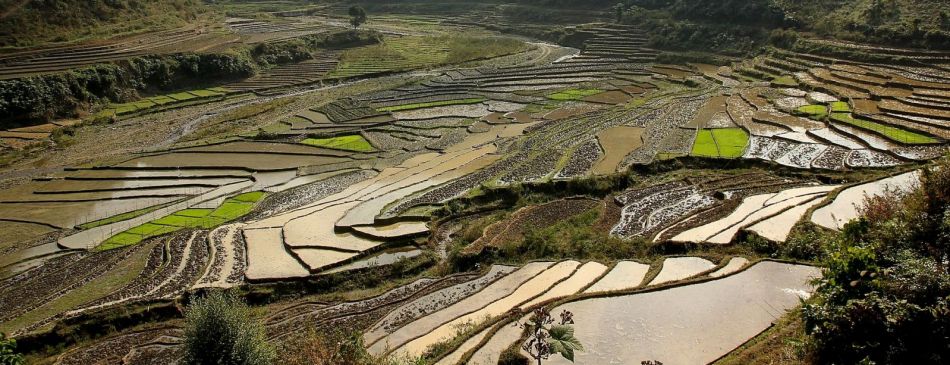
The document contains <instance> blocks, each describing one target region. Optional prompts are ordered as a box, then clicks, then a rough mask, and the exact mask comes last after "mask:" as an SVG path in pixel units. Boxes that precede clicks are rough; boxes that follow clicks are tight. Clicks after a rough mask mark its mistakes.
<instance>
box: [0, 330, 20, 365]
mask: <svg viewBox="0 0 950 365" xmlns="http://www.w3.org/2000/svg"><path fill="white" fill-rule="evenodd" d="M25 363H26V362H25V361H24V360H23V355H20V354H18V353H17V352H16V340H14V339H12V338H10V339H8V338H7V335H6V334H5V333H3V332H0V365H23V364H25Z"/></svg>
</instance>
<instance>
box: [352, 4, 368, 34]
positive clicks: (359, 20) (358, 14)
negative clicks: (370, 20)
mask: <svg viewBox="0 0 950 365" xmlns="http://www.w3.org/2000/svg"><path fill="white" fill-rule="evenodd" d="M363 23H366V10H365V9H363V7H362V6H359V5H353V6H351V7H350V24H352V25H353V28H359V27H360V25H361V24H363Z"/></svg>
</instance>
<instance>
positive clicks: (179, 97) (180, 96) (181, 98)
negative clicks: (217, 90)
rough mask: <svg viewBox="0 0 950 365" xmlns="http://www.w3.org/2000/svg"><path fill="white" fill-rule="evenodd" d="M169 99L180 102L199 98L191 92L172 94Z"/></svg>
mask: <svg viewBox="0 0 950 365" xmlns="http://www.w3.org/2000/svg"><path fill="white" fill-rule="evenodd" d="M168 97H170V98H172V99H175V100H178V101H184V100H191V99H194V98H197V96H195V95H194V94H192V93H189V92H183V93H175V94H170V95H168Z"/></svg>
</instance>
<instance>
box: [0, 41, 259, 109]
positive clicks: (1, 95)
mask: <svg viewBox="0 0 950 365" xmlns="http://www.w3.org/2000/svg"><path fill="white" fill-rule="evenodd" d="M253 74H254V64H253V61H252V60H251V59H250V58H249V57H247V55H246V54H241V53H225V54H178V55H171V56H143V57H135V58H131V59H128V60H125V61H122V62H119V63H104V64H98V65H95V66H91V67H85V68H79V69H75V70H71V71H68V72H63V73H57V74H49V75H42V76H32V77H26V78H21V79H13V80H4V81H0V119H2V120H3V123H2V124H0V128H9V127H14V126H18V125H27V124H31V123H32V122H34V121H42V120H46V119H50V118H53V117H61V116H69V117H74V116H76V115H77V114H78V112H79V111H82V110H88V109H89V108H90V107H91V106H92V105H94V104H96V103H100V102H110V101H111V102H124V101H129V100H133V99H135V98H136V97H137V96H138V92H139V91H149V90H166V89H173V88H180V87H181V86H182V85H187V84H193V83H196V82H198V81H200V82H205V83H208V82H213V81H215V80H225V79H235V78H241V77H247V76H250V75H253Z"/></svg>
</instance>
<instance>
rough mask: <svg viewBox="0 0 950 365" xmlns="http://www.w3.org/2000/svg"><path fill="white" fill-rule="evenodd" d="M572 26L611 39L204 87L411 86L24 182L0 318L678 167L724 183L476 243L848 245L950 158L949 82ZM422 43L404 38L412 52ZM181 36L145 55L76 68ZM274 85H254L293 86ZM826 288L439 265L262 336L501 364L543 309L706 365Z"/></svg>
mask: <svg viewBox="0 0 950 365" xmlns="http://www.w3.org/2000/svg"><path fill="white" fill-rule="evenodd" d="M299 22H300V23H301V24H298V22H291V23H281V24H269V23H265V22H261V21H254V20H247V19H229V20H228V21H227V26H228V27H229V29H231V30H232V31H233V32H234V33H235V34H240V35H241V36H242V37H245V36H249V35H260V34H270V35H272V36H273V37H293V36H299V34H298V33H307V32H311V33H312V32H318V31H320V30H319V29H317V28H319V27H317V26H316V25H313V24H310V25H308V24H309V23H307V21H306V20H300V21H299ZM314 22H316V21H314ZM331 23H332V22H331ZM320 24H323V25H324V26H333V25H332V24H330V25H327V23H326V22H324V23H320ZM576 30H577V31H578V32H581V33H584V34H586V35H587V40H586V42H585V43H584V47H583V48H582V49H580V50H573V49H567V48H564V47H559V46H553V45H549V44H532V45H530V46H526V47H525V50H523V51H522V52H518V53H515V54H509V55H500V56H499V57H497V58H495V59H491V60H488V61H483V62H481V63H476V64H475V66H471V67H453V66H442V67H439V68H436V69H434V70H429V71H427V72H409V73H400V72H405V71H408V70H413V69H417V68H420V67H434V66H436V65H439V64H442V63H443V62H444V58H440V59H439V60H421V61H420V60H418V59H417V60H409V59H406V60H404V61H405V62H402V63H398V64H372V62H371V61H372V60H369V61H367V59H359V60H357V59H355V58H347V57H355V56H347V55H346V54H342V55H339V54H332V55H329V56H327V57H326V58H324V59H316V60H310V61H305V62H303V63H298V64H294V65H285V66H280V67H277V68H274V69H271V70H269V71H267V72H266V73H263V74H261V75H258V76H255V77H254V78H251V79H249V80H244V81H241V82H238V83H234V84H230V85H226V86H225V88H222V89H206V90H204V89H203V90H198V91H193V92H190V93H189V95H193V96H195V97H202V95H204V97H218V96H219V95H212V94H228V93H233V92H247V91H257V92H261V90H264V89H279V88H280V87H284V86H287V85H313V84H314V83H317V82H320V81H321V80H326V79H341V80H347V79H351V78H354V77H361V78H367V79H369V80H370V81H372V80H373V77H374V76H380V75H383V74H387V75H390V76H386V77H395V78H401V77H402V78H405V80H406V82H403V83H401V85H402V86H398V87H394V88H387V89H383V90H375V91H368V92H361V93H356V94H354V95H348V96H346V97H341V98H336V99H331V100H324V101H320V102H316V103H314V104H313V105H307V106H305V107H300V108H295V109H293V110H291V111H289V112H287V113H283V114H281V115H280V116H279V118H278V119H274V120H268V121H267V123H266V124H262V125H260V128H258V131H257V132H253V133H244V134H236V135H233V136H229V137H228V138H217V139H214V140H212V141H205V142H200V143H187V144H185V143H181V144H173V145H171V146H166V147H161V148H151V149H147V150H144V151H139V152H137V153H135V154H133V155H130V156H128V157H127V158H125V159H123V160H121V161H113V162H110V163H108V164H101V165H92V166H86V165H84V166H75V167H71V168H68V169H65V170H64V171H58V172H53V173H49V174H46V175H45V176H42V177H36V178H33V179H32V180H30V181H28V182H26V183H24V184H19V185H17V186H14V187H10V188H8V189H4V190H2V191H0V289H2V293H3V294H2V295H0V330H2V331H5V332H12V333H14V334H17V335H23V334H26V333H28V332H31V331H36V330H43V329H48V328H49V327H50V326H51V325H53V324H55V323H57V321H60V320H63V319H68V318H75V317H77V316H81V315H89V314H94V313H101V312H104V311H109V310H116V309H117V308H122V307H123V306H134V305H136V304H141V303H150V302H156V301H158V302H161V301H169V300H174V299H177V298H180V297H181V296H182V295H183V294H185V293H187V292H190V291H193V290H197V289H203V288H230V287H234V286H249V287H256V286H266V285H273V284H271V283H274V282H284V281H292V282H307V281H308V280H320V278H327V277H331V278H333V277H336V278H338V277H340V276H341V275H338V274H340V273H343V274H342V275H344V276H345V275H348V274H349V273H360V272H366V270H372V269H374V268H379V267H385V266H389V265H392V264H397V263H405V262H408V261H411V260H412V259H413V258H417V257H425V256H427V255H426V254H427V253H430V252H431V251H435V252H436V255H429V256H436V257H437V258H439V259H442V258H444V257H441V256H444V255H445V250H446V245H447V244H446V241H452V240H453V239H457V236H458V235H457V234H456V233H458V232H457V231H452V230H451V228H452V222H453V221H454V220H453V219H456V218H458V219H461V220H462V221H464V220H466V219H470V218H471V217H468V216H467V215H468V213H465V214H459V215H460V216H459V217H455V216H452V214H455V213H457V212H451V211H450V209H448V208H446V207H447V206H451V205H452V204H453V202H455V201H457V200H459V199H462V200H464V199H465V198H472V197H478V196H479V195H480V194H485V192H486V191H490V190H492V189H505V188H509V187H513V186H517V185H518V184H525V186H546V185H545V184H547V186H557V185H556V184H559V183H564V184H566V182H567V181H576V180H581V179H585V180H588V181H607V180H609V179H611V178H615V177H617V176H619V175H621V174H626V173H628V171H631V169H632V170H633V171H640V170H643V171H647V170H648V169H649V166H675V165H673V164H676V163H684V164H693V165H690V166H700V167H698V168H696V169H695V171H687V172H682V171H680V172H676V173H670V174H663V173H655V172H653V173H650V176H649V177H644V178H642V179H641V178H633V179H631V183H629V184H626V185H624V186H623V187H622V188H619V189H618V190H616V191H613V192H612V193H610V194H609V195H608V196H606V197H603V196H598V197H591V196H572V197H564V198H560V199H551V200H549V201H545V202H530V201H529V202H527V203H525V204H521V205H519V206H518V208H517V209H512V211H510V212H507V213H505V214H504V215H503V217H502V218H500V219H498V220H497V221H495V222H493V223H492V224H489V225H486V227H484V228H483V230H482V231H481V235H479V236H478V237H477V239H476V240H474V241H473V242H471V243H470V244H469V245H467V246H466V247H464V248H463V249H462V252H461V253H462V254H466V255H474V256H477V255H479V254H480V253H484V252H496V251H498V250H501V251H502V252H503V251H504V250H505V249H506V248H508V247H510V245H511V244H512V243H513V242H515V243H516V242H521V241H523V240H527V239H529V238H530V237H531V236H532V235H534V234H535V233H536V232H537V231H540V230H544V229H546V228H548V227H552V226H555V225H558V224H562V223H564V222H569V221H571V220H572V219H577V217H581V216H596V220H594V222H595V223H593V224H592V225H591V227H592V228H591V229H593V230H597V231H600V232H604V233H605V234H608V235H609V236H612V237H613V238H616V239H618V240H643V241H644V242H651V243H656V244H658V245H660V244H661V245H677V244H684V243H692V244H697V245H701V246H702V247H728V246H730V245H732V244H734V243H735V242H737V241H738V240H741V239H745V238H747V237H749V236H757V237H758V238H761V239H764V240H766V241H769V242H771V243H774V244H777V245H781V244H782V243H783V242H785V241H786V240H787V239H788V238H789V236H790V235H791V234H793V232H794V231H795V229H796V228H797V227H801V226H803V225H816V226H818V227H823V229H830V230H839V229H841V228H842V227H843V225H844V224H845V223H846V222H847V221H849V220H850V219H852V218H855V217H857V215H858V210H859V209H858V207H859V205H860V204H861V201H862V199H863V197H864V196H866V195H873V194H880V193H882V192H884V191H886V190H888V189H905V188H907V187H909V186H912V184H914V182H915V181H916V179H917V176H918V175H919V172H917V170H919V168H920V166H921V165H923V164H925V163H926V162H927V161H929V160H932V159H936V158H939V157H942V156H944V155H945V154H946V152H947V145H946V139H947V138H948V137H950V112H948V111H947V110H950V74H948V73H947V72H946V71H945V68H942V67H930V66H927V63H921V66H915V67H903V66H895V65H883V64H870V63H856V62H850V61H847V60H838V59H832V58H827V57H822V56H816V55H809V54H797V53H791V52H785V51H775V52H773V53H772V54H769V55H768V56H763V57H760V58H756V59H752V60H746V61H743V62H738V63H735V64H732V65H729V66H721V67H720V66H713V65H707V64H677V65H673V64H658V63H656V62H655V61H654V60H655V57H656V55H657V52H656V51H654V50H650V49H647V48H645V47H644V44H645V42H646V38H645V36H644V35H643V34H642V33H641V32H640V31H639V30H638V29H636V28H634V27H628V26H617V25H607V24H588V25H583V26H578V27H577V28H576ZM196 32H197V33H195V34H197V35H194V36H195V37H204V36H205V35H204V34H203V33H201V32H198V31H196ZM174 34H179V33H174ZM183 34H185V35H182V37H186V36H188V37H190V36H192V35H188V34H190V33H187V32H185V33H183ZM307 34H310V33H307ZM187 39H191V38H187ZM253 39H255V40H256V39H258V38H253ZM268 39H269V38H268ZM414 42H418V39H415V38H411V37H410V36H406V37H403V38H396V40H395V41H393V43H392V44H390V45H388V46H390V47H396V48H395V49H396V51H397V52H398V51H399V50H400V49H403V50H406V49H411V47H418V46H420V45H419V44H417V43H414ZM161 46H162V44H154V42H148V41H147V40H130V41H127V42H126V43H122V44H116V45H108V46H103V49H102V50H98V51H95V52H94V50H89V52H87V53H88V54H89V56H88V57H87V56H85V55H86V54H87V53H83V54H76V56H75V57H76V58H77V61H75V62H87V61H85V60H86V59H87V58H88V60H89V61H88V62H99V60H100V59H106V58H109V57H113V55H115V56H116V57H118V56H122V55H126V53H128V52H139V49H140V48H141V49H144V50H147V49H148V48H147V47H161ZM428 46H429V47H432V48H431V49H427V50H426V52H432V53H438V52H442V51H444V49H442V48H440V47H439V45H428ZM136 47H139V48H136ZM72 51H73V50H71V49H64V50H59V51H55V52H54V51H53V50H49V51H44V52H38V53H36V54H35V55H34V54H31V55H29V56H27V55H24V56H22V57H20V58H10V59H9V60H4V62H7V65H11V66H10V67H14V66H13V65H15V67H16V68H11V70H20V71H17V72H27V73H33V72H45V71H49V70H52V69H54V68H55V67H58V65H60V62H57V61H55V58H56V57H58V56H57V55H58V54H59V53H56V52H65V53H70V52H72ZM97 52H98V53H97ZM73 53H74V52H73ZM442 56H445V55H444V54H443V55H442ZM97 57H98V58H97ZM440 57H441V56H440ZM80 59H81V60H82V61H79V60H80ZM354 60H357V61H359V62H357V61H354ZM410 61H412V62H410ZM416 61H418V63H415V62H416ZM70 62H73V61H70ZM29 67H34V68H32V69H31V68H29ZM21 69H22V70H21ZM11 72H12V71H11ZM394 73H395V76H391V74H394ZM0 76H2V74H0ZM380 77H382V76H380ZM410 81H412V82H410ZM359 84H360V83H359V82H356V83H353V84H347V83H341V84H339V85H337V86H334V87H339V88H347V87H354V86H358V85H359ZM297 92H303V91H299V90H295V91H294V93H297ZM262 94H263V93H262ZM267 94H268V95H267V96H262V95H258V94H253V95H252V96H246V97H249V98H265V97H266V98H280V97H282V96H286V95H284V94H282V91H280V90H278V91H273V90H272V91H270V92H267ZM169 97H170V98H171V99H174V95H169ZM179 97H181V95H179ZM156 100H158V99H156ZM162 100H164V99H162ZM149 102H151V103H152V104H157V103H156V102H155V100H151V101H149ZM123 107H125V106H116V107H115V108H114V110H115V111H114V112H115V113H117V114H119V112H118V110H119V109H121V108H123ZM152 107H153V105H147V104H142V105H141V108H139V106H134V105H133V106H132V107H131V108H134V109H133V110H135V111H139V109H141V110H140V112H142V113H145V114H147V113H149V112H150V110H151V109H150V108H152ZM183 107H184V108H187V107H188V106H187V105H186V106H183ZM123 110H124V109H123ZM132 118H135V116H133V117H132ZM30 128H31V129H21V130H11V131H4V132H0V138H3V140H4V141H7V140H16V139H31V138H45V137H46V136H47V135H48V134H49V133H51V131H52V128H53V127H49V128H46V129H44V127H42V126H41V127H30ZM48 129H49V130H48ZM44 134H45V135H44ZM41 135H42V136H41ZM670 160H675V161H670ZM664 164H666V165H664ZM719 167H723V168H721V169H720V168H719ZM598 179H599V180H598ZM446 212H449V213H446ZM436 214H440V215H436ZM446 214H447V215H448V217H446V216H445V215H446ZM477 214H481V213H473V214H472V215H473V216H477ZM393 266H395V265H393ZM334 275H336V276H334ZM817 275H820V270H819V269H818V268H815V267H811V266H807V265H798V264H789V263H781V262H775V261H768V260H759V259H756V258H746V257H739V256H735V257H733V256H721V255H719V256H716V257H712V256H710V257H700V255H693V256H667V257H656V258H654V259H651V260H649V261H647V260H643V261H642V262H638V261H636V260H633V259H632V258H631V259H630V260H620V261H616V260H614V261H606V260H601V261H596V260H593V261H591V260H587V258H582V257H577V258H573V259H570V260H558V261H536V262H529V263H526V264H518V265H500V264H498V265H490V266H488V267H484V268H481V269H478V270H475V271H471V272H463V273H456V274H451V275H447V276H439V277H432V276H423V277H418V278H413V279H412V281H410V282H408V283H406V284H405V285H399V286H393V287H390V288H389V290H388V291H386V292H384V293H382V294H379V295H375V296H370V297H368V298H364V299H359V300H353V301H342V302H339V301H337V302H326V301H319V300H308V299H300V300H295V301H293V303H286V302H285V303H280V304H274V305H270V306H268V307H267V309H268V310H267V311H266V312H267V315H266V318H265V319H264V322H265V325H266V328H267V332H268V337H270V338H271V339H274V340H280V339H285V338H288V337H290V336H292V335H294V334H297V333H300V332H301V331H303V330H306V329H307V327H308V326H313V327H314V328H321V327H325V326H331V325H340V326H346V327H347V328H354V329H356V330H358V331H360V332H361V333H362V334H363V339H364V342H365V344H366V346H367V349H368V351H369V352H371V353H373V354H376V355H384V354H399V355H402V354H407V355H410V356H418V355H423V354H425V355H427V357H428V358H429V359H431V360H433V362H434V363H438V364H455V363H496V362H497V361H498V358H499V356H500V354H501V353H502V352H503V351H505V350H508V349H509V348H510V347H512V346H513V345H514V346H515V347H517V345H518V342H519V339H521V338H522V337H521V336H522V330H521V329H520V328H519V327H517V326H516V325H514V324H513V323H516V322H523V319H524V318H523V316H524V313H528V312H529V311H530V309H533V308H536V307H538V306H541V305H544V306H551V307H552V308H554V310H555V311H557V312H559V311H560V310H561V309H569V310H570V311H572V312H573V313H574V314H575V316H576V317H577V318H579V319H581V318H582V319H581V320H580V321H578V325H577V326H576V330H577V333H578V337H579V338H581V339H582V341H583V342H584V344H585V348H586V350H585V351H584V352H581V353H579V354H578V358H577V362H579V363H588V364H602V363H633V362H636V361H640V360H643V359H648V358H654V359H660V360H662V361H664V362H666V361H669V362H670V363H707V362H710V361H714V360H716V359H717V358H719V357H721V356H724V355H726V354H727V353H728V352H730V351H731V350H733V349H735V348H736V347H738V346H740V345H741V344H743V343H744V342H745V341H747V340H748V339H750V338H752V337H754V336H755V335H757V334H758V333H760V332H761V331H763V330H765V329H766V328H768V327H769V326H770V325H771V323H772V322H773V321H774V320H775V319H776V318H778V317H780V316H781V315H782V314H784V312H785V311H787V310H790V309H792V308H794V307H795V306H797V305H798V304H799V298H805V297H807V296H808V295H809V293H811V291H812V290H813V288H812V287H811V286H810V284H809V283H810V279H812V278H814V277H816V276H817ZM605 329H606V330H605ZM181 343H182V331H181V328H180V327H179V324H178V323H177V322H176V323H169V324H167V325H165V326H162V327H154V328H149V329H146V330H140V331H121V332H118V333H116V334H114V335H110V336H108V337H105V338H100V339H97V340H94V341H88V342H86V343H83V344H82V345H80V346H75V347H72V348H69V349H68V350H66V351H65V352H64V353H62V354H61V355H59V357H58V359H57V361H58V363H62V364H70V363H77V364H81V363H91V362H100V363H115V362H126V363H139V362H144V361H146V360H148V361H151V362H157V361H172V362H174V361H177V360H179V359H180V358H181V356H182V352H181V351H182V347H181ZM697 344H699V345H697ZM433 346H434V347H433ZM684 346H685V347H684ZM552 361H553V362H557V361H561V360H552Z"/></svg>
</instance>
